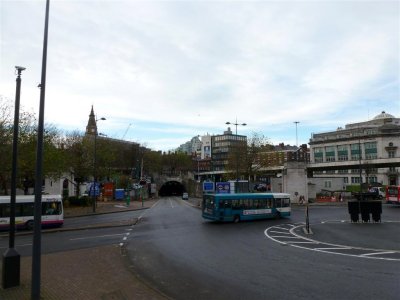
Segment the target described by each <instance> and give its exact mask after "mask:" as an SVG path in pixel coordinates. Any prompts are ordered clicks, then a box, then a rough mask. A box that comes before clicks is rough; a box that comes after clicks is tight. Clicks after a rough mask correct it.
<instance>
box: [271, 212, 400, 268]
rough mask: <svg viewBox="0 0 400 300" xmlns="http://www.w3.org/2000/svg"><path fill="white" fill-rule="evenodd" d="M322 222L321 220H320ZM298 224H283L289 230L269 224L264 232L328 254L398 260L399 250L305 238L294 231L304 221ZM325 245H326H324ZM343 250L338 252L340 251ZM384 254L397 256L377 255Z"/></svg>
mask: <svg viewBox="0 0 400 300" xmlns="http://www.w3.org/2000/svg"><path fill="white" fill-rule="evenodd" d="M326 222H335V223H338V222H340V223H343V221H342V220H340V221H326ZM321 223H323V222H321ZM298 224H299V225H293V224H292V225H291V224H285V226H290V227H292V228H291V229H290V230H289V229H286V228H282V227H281V226H282V225H279V226H271V227H268V228H267V229H265V231H264V234H265V236H266V237H267V238H269V239H271V240H273V241H275V242H277V243H280V244H283V245H289V246H292V247H296V248H300V249H305V250H311V251H316V252H321V253H329V254H335V255H345V256H353V257H359V258H370V259H380V260H390V261H400V251H388V250H384V249H368V248H362V247H351V246H346V245H338V244H331V243H324V242H320V241H316V240H313V239H310V238H306V237H304V236H301V235H299V234H297V233H296V232H295V230H296V229H298V228H299V227H301V226H304V225H305V224H304V223H298ZM276 229H278V230H289V233H290V234H291V235H292V236H290V237H289V236H286V235H285V234H286V233H284V232H279V231H278V232H277V231H275V230H276ZM270 233H276V234H281V235H270ZM290 239H299V240H302V241H293V240H290ZM307 244H309V245H321V247H318V248H313V247H307ZM324 246H326V247H324ZM341 250H342V251H343V252H340V251H341ZM349 250H354V251H358V252H360V251H365V252H368V253H364V254H351V253H349ZM386 254H394V255H397V256H398V257H399V258H397V257H395V258H389V257H378V256H379V255H386Z"/></svg>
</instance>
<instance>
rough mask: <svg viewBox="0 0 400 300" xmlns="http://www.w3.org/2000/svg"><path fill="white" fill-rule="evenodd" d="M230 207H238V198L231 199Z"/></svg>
mask: <svg viewBox="0 0 400 300" xmlns="http://www.w3.org/2000/svg"><path fill="white" fill-rule="evenodd" d="M232 208H233V209H238V208H239V201H238V200H236V199H235V200H232Z"/></svg>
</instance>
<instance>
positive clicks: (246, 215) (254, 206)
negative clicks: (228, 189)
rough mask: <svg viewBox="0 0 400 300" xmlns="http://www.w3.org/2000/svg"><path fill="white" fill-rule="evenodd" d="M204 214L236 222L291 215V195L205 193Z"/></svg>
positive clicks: (204, 216)
mask: <svg viewBox="0 0 400 300" xmlns="http://www.w3.org/2000/svg"><path fill="white" fill-rule="evenodd" d="M202 216H203V218H205V219H208V220H213V221H220V222H235V223H238V222H240V221H248V220H260V219H271V218H281V217H289V216H290V195H289V194H283V193H243V194H204V196H203V202H202Z"/></svg>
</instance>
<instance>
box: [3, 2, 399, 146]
mask: <svg viewBox="0 0 400 300" xmlns="http://www.w3.org/2000/svg"><path fill="white" fill-rule="evenodd" d="M399 3H400V2H399V1H384V0H383V1H362V0H356V1H346V0H337V1H335V0H333V1H324V0H320V1H317V0H310V1H290V0H288V1H277V0H276V1H133V0H129V1H124V0H121V1H107V0H102V1H99V0H85V1H82V0H69V1H66V0H64V1H60V0H51V2H50V20H49V37H48V49H47V51H48V52H47V72H46V74H47V76H46V78H47V81H46V95H45V122H46V123H48V124H53V125H55V126H56V127H57V128H58V129H60V130H62V131H64V132H72V131H76V130H77V131H81V132H84V131H85V128H86V125H87V122H88V118H89V114H90V110H91V107H92V106H93V107H94V112H95V114H96V117H97V119H100V118H106V120H104V121H103V120H102V121H98V124H97V125H98V131H99V132H101V133H103V134H106V135H107V136H109V137H112V138H117V139H125V140H128V141H133V142H138V143H140V144H142V145H144V146H146V147H148V148H151V149H154V150H163V151H167V150H171V149H175V148H177V147H178V146H179V145H181V144H183V143H185V142H187V141H189V140H190V139H191V138H192V137H194V136H197V135H200V136H201V135H205V134H210V135H213V134H222V133H223V131H224V130H226V129H227V125H226V124H225V123H226V122H231V123H239V124H242V123H246V124H247V125H246V126H240V125H239V126H237V131H238V134H241V135H247V136H251V135H252V134H253V133H257V134H261V135H264V136H265V137H266V138H268V140H269V141H270V142H271V143H273V144H279V143H285V144H290V145H296V144H298V145H300V144H304V143H308V142H309V140H310V138H311V137H312V134H313V133H320V132H324V131H332V130H336V128H338V127H344V126H345V125H346V124H348V123H354V122H360V121H366V120H369V119H372V118H373V117H374V116H376V115H378V114H380V113H381V112H382V111H385V112H387V113H390V114H392V115H394V116H395V117H400V60H399V56H400V4H399ZM45 5H46V3H45V1H44V0H43V1H42V0H30V1H18V0H17V1H15V0H13V1H9V0H0V42H1V44H0V96H1V97H3V98H5V99H11V100H14V99H15V93H16V88H15V79H16V75H15V66H23V67H25V68H26V70H25V71H23V73H22V86H21V109H23V110H25V111H30V112H34V113H36V114H38V111H39V100H40V90H39V88H38V87H37V86H38V84H39V83H40V80H41V72H42V70H41V66H42V52H43V33H44V19H45ZM295 122H299V123H295ZM296 124H297V125H296ZM231 129H232V131H233V132H235V130H236V128H235V126H231Z"/></svg>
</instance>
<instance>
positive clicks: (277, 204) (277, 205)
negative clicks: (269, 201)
mask: <svg viewBox="0 0 400 300" xmlns="http://www.w3.org/2000/svg"><path fill="white" fill-rule="evenodd" d="M275 201H276V207H282V199H281V198H277V199H275Z"/></svg>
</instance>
